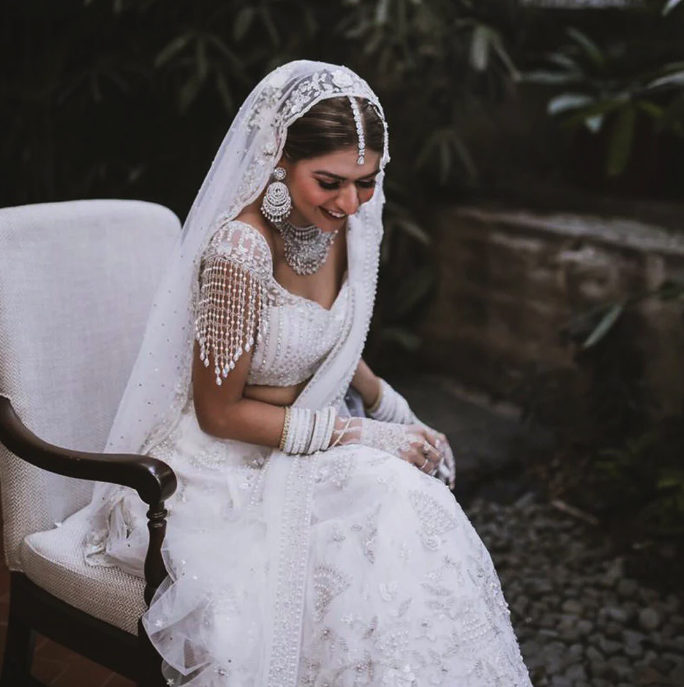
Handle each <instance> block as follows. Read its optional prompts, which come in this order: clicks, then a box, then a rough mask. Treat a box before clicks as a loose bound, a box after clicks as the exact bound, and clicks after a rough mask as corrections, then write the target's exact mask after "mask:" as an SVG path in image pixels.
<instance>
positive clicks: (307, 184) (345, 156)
mask: <svg viewBox="0 0 684 687" xmlns="http://www.w3.org/2000/svg"><path fill="white" fill-rule="evenodd" d="M357 158H358V155H357V151H356V150H355V149H349V150H342V151H338V152H335V153H331V154H329V155H323V156H320V157H317V158H313V159H310V160H301V161H300V162H297V163H295V164H294V165H291V169H290V171H289V173H288V176H289V178H290V184H289V189H290V194H291V195H292V201H293V205H294V210H293V216H292V221H293V222H295V223H296V224H297V223H300V222H302V223H303V224H307V223H308V224H311V223H313V224H316V225H317V226H318V227H319V228H320V229H322V230H323V231H335V230H337V229H339V228H340V226H341V225H342V224H344V222H345V220H346V219H347V217H348V216H349V215H353V214H354V213H355V212H356V211H357V210H358V209H359V207H360V206H361V205H363V204H364V203H367V202H368V201H369V200H370V199H371V198H372V197H373V193H374V191H375V179H376V176H377V175H378V173H379V171H380V168H379V163H380V154H379V153H374V152H373V151H367V154H366V158H365V160H366V161H365V163H364V164H363V165H359V164H358V163H357Z"/></svg>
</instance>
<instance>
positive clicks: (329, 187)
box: [316, 179, 340, 191]
mask: <svg viewBox="0 0 684 687" xmlns="http://www.w3.org/2000/svg"><path fill="white" fill-rule="evenodd" d="M316 181H318V185H319V186H320V187H321V188H322V189H325V190H326V191H335V190H336V189H338V188H339V187H340V182H339V181H323V180H321V179H316Z"/></svg>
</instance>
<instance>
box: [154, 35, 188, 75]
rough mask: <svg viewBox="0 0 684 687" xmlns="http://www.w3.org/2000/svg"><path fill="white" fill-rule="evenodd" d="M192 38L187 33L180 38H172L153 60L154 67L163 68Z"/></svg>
mask: <svg viewBox="0 0 684 687" xmlns="http://www.w3.org/2000/svg"><path fill="white" fill-rule="evenodd" d="M192 36H193V34H192V33H191V32H188V33H185V34H183V35H182V36H178V38H174V39H173V40H172V41H171V42H170V43H168V44H167V45H166V47H165V48H163V49H162V50H161V51H160V52H159V54H158V55H157V56H156V57H155V58H154V66H155V67H157V68H158V67H162V66H164V65H165V64H166V63H167V62H168V61H169V60H170V59H171V58H173V57H174V56H175V55H177V54H178V53H179V52H181V50H183V48H184V47H185V46H186V45H187V44H188V43H189V42H190V39H191V38H192Z"/></svg>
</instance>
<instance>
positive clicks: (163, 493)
mask: <svg viewBox="0 0 684 687" xmlns="http://www.w3.org/2000/svg"><path fill="white" fill-rule="evenodd" d="M0 443H2V444H4V445H5V446H6V447H7V448H8V449H9V450H10V451H11V452H12V453H13V454H14V455H16V456H17V457H18V458H21V459H22V460H25V461H27V462H28V463H31V464H32V465H35V466H36V467H39V468H41V469H43V470H47V471H49V472H54V473H56V474H58V475H64V476H66V477H75V478H77V479H84V480H90V481H98V482H111V483H112V484H120V485H122V486H126V487H131V488H132V489H135V490H136V491H137V492H138V494H139V495H140V498H141V499H142V500H143V501H144V502H145V503H146V504H147V505H148V506H149V507H150V508H149V510H148V512H147V518H148V529H149V530H150V545H149V548H148V550H147V556H146V557H145V579H146V582H147V585H146V588H145V601H146V602H147V603H148V604H149V602H150V601H151V599H152V596H153V595H154V592H155V591H156V589H157V587H158V586H159V585H160V584H161V582H162V580H163V579H164V577H166V569H165V567H164V563H163V561H162V557H161V545H162V542H163V541H164V534H165V533H166V515H167V511H166V509H165V508H164V501H165V500H166V499H168V498H170V497H171V496H172V495H173V493H174V492H175V491H176V486H177V480H176V475H175V473H174V472H173V470H172V469H171V468H170V467H169V466H168V465H167V464H166V463H165V462H164V461H162V460H158V459H157V458H152V457H151V456H144V455H136V454H114V453H88V452H85V451H74V450H72V449H65V448H61V447H59V446H54V445H53V444H49V443H47V442H46V441H43V440H42V439H40V438H39V437H37V436H36V435H35V434H34V433H33V432H32V431H31V430H30V429H29V428H28V427H26V425H25V424H24V423H23V422H22V421H21V420H20V419H19V416H18V415H17V414H16V412H15V410H14V408H13V407H12V403H11V401H10V400H9V399H8V398H6V397H5V396H0Z"/></svg>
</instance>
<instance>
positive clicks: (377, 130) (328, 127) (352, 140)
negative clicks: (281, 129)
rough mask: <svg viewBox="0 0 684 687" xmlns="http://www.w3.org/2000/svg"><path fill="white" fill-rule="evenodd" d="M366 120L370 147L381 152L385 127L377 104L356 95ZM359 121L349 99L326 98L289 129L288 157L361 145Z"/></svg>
mask: <svg viewBox="0 0 684 687" xmlns="http://www.w3.org/2000/svg"><path fill="white" fill-rule="evenodd" d="M356 102H357V103H358V105H359V112H360V113H361V121H362V122H363V132H364V136H365V139H366V148H369V149H370V150H373V151H375V152H378V153H381V154H382V151H383V147H384V135H385V126H384V124H383V122H382V119H381V118H380V115H379V113H378V111H377V110H376V108H375V106H374V105H372V104H371V103H370V102H369V101H368V100H366V99H365V98H356ZM358 144H359V139H358V135H357V133H356V122H355V121H354V113H353V112H352V108H351V103H350V102H349V98H346V97H338V98H326V99H325V100H321V101H320V102H318V103H316V104H315V105H314V106H313V107H312V108H311V109H310V110H309V111H308V112H306V113H305V114H303V115H302V116H301V117H299V119H296V120H295V121H294V122H292V124H290V126H289V127H288V129H287V138H286V139H285V148H284V153H285V158H286V159H287V160H291V161H292V162H299V160H307V159H309V158H312V157H318V156H319V155H327V154H328V153H334V152H336V151H338V150H342V149H344V148H353V147H357V146H358Z"/></svg>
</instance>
